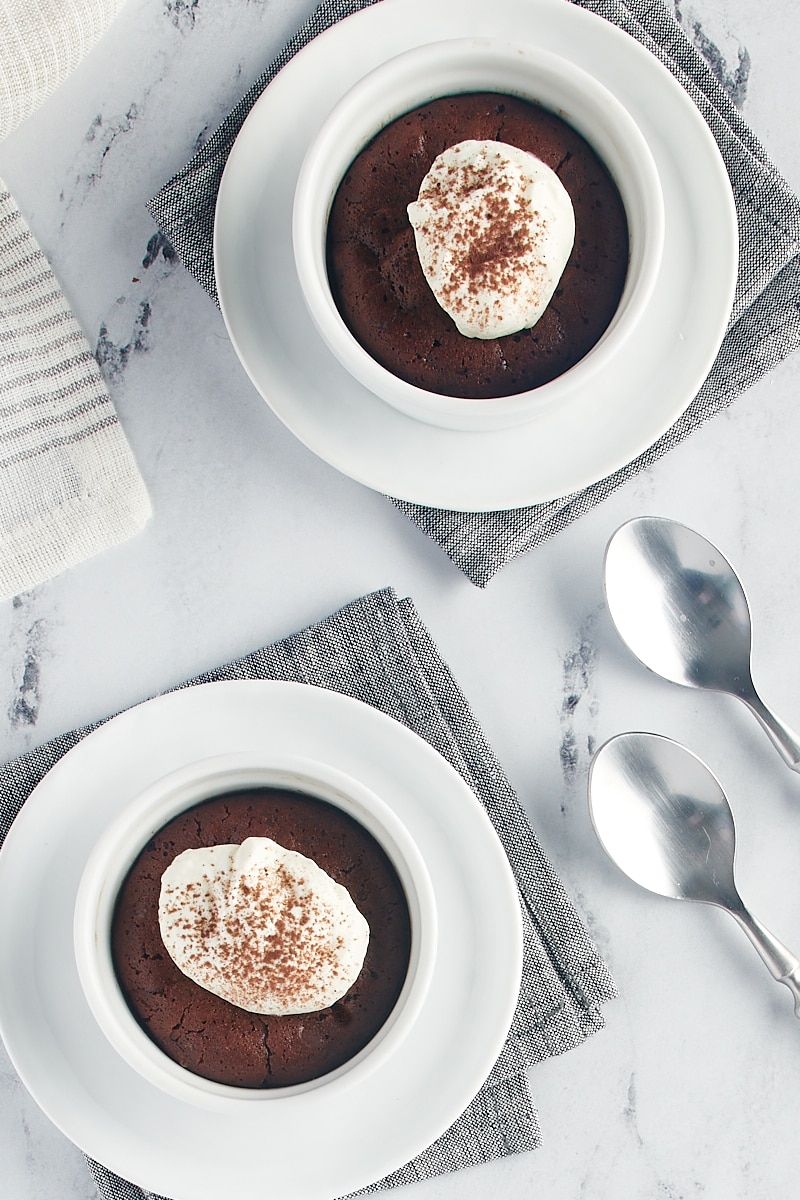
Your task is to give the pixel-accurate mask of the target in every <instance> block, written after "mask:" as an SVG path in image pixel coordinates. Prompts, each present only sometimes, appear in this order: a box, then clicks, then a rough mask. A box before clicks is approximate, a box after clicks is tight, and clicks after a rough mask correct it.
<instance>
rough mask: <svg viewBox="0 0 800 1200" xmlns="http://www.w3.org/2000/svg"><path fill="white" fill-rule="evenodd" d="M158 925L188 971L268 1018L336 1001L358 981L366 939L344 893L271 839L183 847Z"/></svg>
mask: <svg viewBox="0 0 800 1200" xmlns="http://www.w3.org/2000/svg"><path fill="white" fill-rule="evenodd" d="M158 920H159V926H160V929H161V937H162V940H163V942H164V945H165V947H166V949H167V951H168V953H169V955H170V957H171V958H172V960H173V961H174V962H175V964H176V966H178V967H179V969H180V970H181V971H183V973H184V975H188V976H189V978H190V979H193V980H194V982H195V983H197V984H199V985H200V987H203V988H205V989H206V990H207V991H209V992H213V993H214V994H215V995H217V996H221V997H222V998H223V1000H228V1001H230V1003H231V1004H236V1005H238V1007H239V1008H244V1009H247V1011H248V1012H254V1013H260V1014H262V1015H270V1016H276V1015H284V1014H287V1013H306V1012H316V1011H317V1010H319V1009H323V1008H328V1007H329V1006H330V1005H331V1004H335V1002H336V1001H337V1000H340V999H341V998H342V996H344V994H345V992H347V991H348V990H349V989H350V988H351V987H352V985H353V984H354V983H355V981H356V979H357V978H358V975H359V972H360V971H361V967H362V965H363V962H364V956H365V955H366V952H367V945H368V942H369V926H368V924H367V922H366V920H365V919H364V917H363V916H362V915H361V913H360V912H359V911H358V909H357V908H356V906H355V904H354V903H353V900H352V898H351V896H350V893H349V892H348V891H347V889H346V888H344V887H342V885H341V884H339V883H337V882H336V881H335V880H333V879H331V877H330V875H328V874H327V872H325V871H323V870H322V868H321V867H319V866H317V864H316V863H315V862H313V861H312V860H311V859H310V858H306V856H305V855H303V854H298V853H297V852H296V851H294V850H287V849H285V848H284V847H283V846H279V845H278V843H277V842H274V841H272V839H271V838H266V837H249V838H247V839H246V840H245V841H244V842H242V844H241V845H238V846H233V845H231V846H227V845H226V846H207V847H203V848H202V849H198V850H184V851H183V853H182V854H179V855H178V856H177V858H175V859H173V861H172V863H170V865H169V866H168V867H167V869H166V871H165V872H164V874H163V875H162V877H161V895H160V899H159V906H158Z"/></svg>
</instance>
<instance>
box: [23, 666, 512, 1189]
mask: <svg viewBox="0 0 800 1200" xmlns="http://www.w3.org/2000/svg"><path fill="white" fill-rule="evenodd" d="M254 748H255V749H258V750H259V751H260V752H264V753H269V751H270V749H277V750H278V751H279V752H280V753H281V754H282V755H285V754H301V755H307V756H310V757H312V758H315V759H318V760H320V761H322V762H326V763H329V764H331V765H332V766H335V767H338V768H339V769H340V770H343V771H345V772H347V773H348V774H350V775H351V776H353V777H354V778H356V779H358V780H361V781H362V782H363V783H365V784H366V785H367V786H368V787H371V788H372V789H373V790H374V791H375V792H376V793H377V794H378V795H379V796H381V797H382V798H383V799H384V800H385V801H386V803H387V804H389V805H390V806H391V807H392V808H393V809H394V811H395V812H396V813H397V815H398V816H399V817H400V819H401V820H402V821H403V822H404V823H405V825H406V827H407V829H408V830H409V832H410V833H411V835H412V837H413V838H414V839H415V840H416V842H417V844H418V846H419V848H420V850H421V851H422V854H423V856H424V858H425V861H426V864H427V866H428V870H429V872H430V875H431V881H432V883H433V887H434V891H435V894H436V901H437V907H438V917H439V939H440V940H439V950H438V953H437V962H436V966H435V969H434V974H433V980H432V983H431V987H430V990H429V993H428V996H427V998H426V1001H425V1004H424V1006H423V1010H422V1013H421V1015H420V1017H419V1018H418V1020H417V1022H416V1024H415V1025H414V1027H413V1028H412V1030H411V1031H410V1032H409V1034H408V1035H407V1038H406V1040H405V1041H404V1042H403V1046H402V1050H401V1053H399V1054H397V1055H395V1056H394V1057H392V1058H389V1059H388V1060H387V1061H386V1062H384V1063H381V1064H379V1065H378V1066H377V1067H376V1069H375V1070H374V1071H373V1072H372V1073H371V1074H369V1075H368V1076H367V1077H366V1078H364V1079H362V1080H360V1081H358V1082H357V1083H354V1084H353V1086H352V1087H351V1088H350V1089H347V1090H344V1091H337V1092H336V1099H335V1103H332V1102H330V1101H329V1100H328V1101H326V1096H325V1088H324V1087H322V1088H318V1089H316V1090H314V1091H312V1092H309V1093H307V1094H305V1095H302V1096H294V1097H291V1098H287V1099H284V1100H281V1099H275V1098H273V1097H271V1098H269V1099H267V1100H264V1101H263V1102H259V1103H253V1102H252V1101H242V1102H241V1103H236V1102H233V1103H232V1107H231V1111H230V1112H228V1111H226V1112H219V1111H217V1112H209V1111H206V1110H204V1109H202V1108H199V1107H195V1106H194V1105H192V1104H189V1103H186V1102H184V1101H181V1100H179V1099H176V1098H175V1097H172V1096H169V1095H167V1094H166V1093H165V1092H161V1091H160V1090H158V1089H157V1088H155V1087H153V1086H152V1085H150V1084H148V1083H146V1082H145V1081H144V1080H143V1079H142V1078H141V1077H140V1076H139V1075H137V1074H136V1073H135V1072H134V1071H133V1070H132V1069H131V1068H130V1067H128V1066H127V1064H126V1063H125V1062H124V1061H123V1060H122V1059H121V1058H120V1057H119V1056H118V1055H117V1053H116V1052H115V1051H114V1050H113V1049H112V1047H111V1045H110V1044H109V1043H108V1042H107V1041H106V1039H105V1037H104V1036H103V1034H102V1033H101V1032H100V1029H99V1028H98V1026H97V1025H96V1024H95V1022H94V1020H93V1018H92V1016H91V1013H90V1011H89V1008H88V1005H87V1004H86V1001H85V999H84V996H83V992H82V990H81V986H80V983H79V980H78V975H77V970H76V967H75V961H74V956H73V948H72V945H73V943H72V913H73V906H74V901H75V895H76V891H77V888H78V883H79V881H80V878H81V874H82V872H83V868H84V865H85V863H86V859H87V857H88V855H89V852H90V850H91V848H92V846H93V844H94V842H95V841H96V839H97V837H98V836H99V834H100V833H101V832H102V831H103V829H105V827H106V826H107V825H108V823H109V822H110V821H111V820H112V819H113V818H114V817H115V816H116V814H117V813H118V812H119V811H120V809H121V808H122V807H123V806H124V805H125V804H126V803H127V801H128V800H129V799H130V798H131V797H132V796H134V795H135V794H137V793H138V792H139V791H140V790H141V789H142V788H143V787H146V786H147V785H148V784H149V783H151V782H152V781H153V780H154V779H156V778H158V777H159V776H160V775H162V774H164V773H166V772H167V771H170V770H173V769H176V768H178V767H181V766H183V765H185V764H186V763H188V762H191V761H193V760H194V759H196V758H198V757H205V756H207V755H210V754H211V755H213V754H218V753H222V754H225V753H230V752H237V751H246V750H253V749H254ZM0 912H3V913H5V914H6V917H5V919H4V920H3V922H2V923H1V924H0V978H2V981H3V986H2V990H0V1033H2V1037H3V1040H4V1041H5V1044H6V1046H7V1049H8V1053H9V1055H10V1057H11V1059H12V1061H13V1063H14V1065H15V1067H16V1069H17V1071H18V1072H19V1074H20V1076H21V1078H22V1080H23V1082H24V1083H25V1084H26V1086H27V1087H28V1089H29V1090H30V1092H31V1094H32V1095H33V1097H34V1099H35V1100H36V1101H37V1103H38V1104H39V1105H40V1106H41V1108H42V1109H43V1110H44V1112H45V1113H47V1115H48V1116H49V1117H50V1119H51V1120H52V1121H53V1122H54V1123H55V1124H56V1125H57V1126H58V1127H59V1128H60V1129H61V1130H62V1131H63V1132H64V1133H65V1134H66V1135H67V1137H68V1138H70V1139H71V1140H72V1141H73V1142H75V1143H76V1145H78V1146H80V1148H81V1149H82V1150H84V1151H85V1152H86V1153H87V1154H89V1155H91V1156H92V1157H93V1158H96V1159H97V1160H98V1161H100V1162H102V1163H103V1164H104V1165H105V1166H107V1167H109V1168H110V1169H111V1170H113V1171H116V1172H117V1173H118V1174H119V1175H122V1176H123V1177H125V1178H127V1179H130V1180H132V1181H133V1182H135V1183H138V1184H139V1185H140V1186H142V1187H144V1188H147V1189H150V1190H151V1191H155V1192H156V1193H164V1194H166V1195H168V1196H171V1197H173V1198H174V1200H220V1197H235V1198H236V1200H264V1197H265V1196H276V1197H280V1200H301V1198H302V1200H323V1198H324V1200H329V1198H330V1197H333V1196H340V1195H343V1194H345V1193H347V1192H349V1191H352V1190H354V1189H356V1188H359V1187H362V1186H364V1185H365V1184H367V1183H369V1182H371V1181H373V1180H375V1179H378V1178H380V1177H381V1176H383V1175H384V1174H386V1173H388V1172H389V1171H392V1170H394V1169H396V1168H397V1167H399V1166H401V1165H402V1164H403V1163H404V1162H406V1161H407V1160H408V1159H410V1158H412V1157H413V1156H414V1155H415V1154H417V1153H419V1151H421V1150H423V1149H424V1148H425V1147H426V1146H427V1145H429V1144H430V1143H431V1142H432V1141H433V1140H435V1138H437V1137H438V1136H439V1135H440V1134H441V1133H442V1132H443V1131H444V1130H445V1129H446V1128H447V1127H448V1126H449V1125H450V1124H451V1123H452V1122H453V1121H454V1120H455V1118H456V1117H457V1116H458V1115H459V1114H460V1113H461V1111H462V1110H463V1109H464V1108H465V1107H466V1105H467V1104H468V1103H469V1101H470V1100H471V1099H472V1097H473V1096H474V1095H475V1093H476V1092H477V1091H478V1089H479V1088H480V1086H481V1084H482V1083H483V1081H484V1079H485V1078H486V1076H487V1075H488V1073H489V1071H490V1070H491V1068H492V1066H493V1065H494V1062H495V1060H496V1058H497V1055H498V1054H499V1052H500V1050H501V1048H502V1045H503V1041H504V1039H505V1035H506V1033H507V1031H508V1027H509V1025H510V1022H511V1018H512V1016H513V1013H514V1008H515V1006H516V1002H517V997H518V992H519V983H520V972H521V961H522V958H521V956H522V944H521V943H522V933H521V921H520V910H519V902H518V898H517V890H516V885H515V883H514V879H513V876H512V873H511V869H510V867H509V865H508V860H507V858H506V856H505V853H504V852H503V850H502V847H501V846H500V843H499V841H498V839H497V836H496V834H495V832H494V829H493V827H492V825H491V823H490V821H489V818H488V817H487V815H486V813H485V811H484V809H483V807H482V806H481V804H480V803H479V801H478V800H477V799H476V797H475V796H474V795H473V793H472V792H471V790H470V789H469V788H468V787H467V786H466V784H465V783H464V781H463V780H462V779H461V777H460V776H459V775H458V774H457V773H456V772H455V771H454V770H453V769H452V768H451V767H450V766H449V764H448V763H447V762H445V760H444V759H443V758H442V757H441V756H440V755H439V754H437V753H436V751H435V750H433V749H432V748H431V747H430V746H429V745H428V743H427V742H424V741H423V740H422V739H421V738H419V737H417V736H416V734H414V733H411V732H410V731H409V730H407V729H406V728H405V727H404V726H402V725H400V724H399V723H398V722H396V721H393V720H392V719H391V718H390V717H387V716H384V715H383V714H382V713H380V712H378V711H377V710H375V709H372V708H370V707H368V706H367V705H365V704H362V703H360V702H359V701H357V700H352V699H349V698H347V697H344V696H340V695H339V694H338V693H336V692H330V691H326V690H323V689H319V688H314V687H310V686H307V685H304V684H294V683H282V682H258V681H247V682H239V681H237V682H228V683H211V684H205V685H202V686H198V687H193V688H188V689H186V690H183V691H179V692H174V693H170V694H169V695H167V696H163V697H159V698H157V699H155V700H151V701H148V702H147V703H145V704H142V705H140V706H138V707H136V708H133V709H131V710H129V711H128V712H126V713H123V714H122V715H120V716H118V717H115V718H114V719H113V720H111V721H109V722H108V723H107V724H105V725H103V726H101V727H100V728H99V729H98V730H96V731H95V732H94V733H91V734H90V735H89V736H88V737H86V738H85V739H84V740H83V741H82V742H80V743H79V744H78V745H77V746H75V747H74V749H72V750H70V751H69V752H68V754H66V755H65V757H64V758H63V759H61V760H60V761H59V762H58V763H57V764H56V765H55V766H54V767H53V769H52V770H51V771H50V772H49V774H48V775H47V776H46V777H45V779H44V780H42V782H41V783H40V784H39V786H38V787H37V788H36V789H35V791H34V792H33V793H32V795H31V796H30V798H29V799H28V801H27V803H26V804H25V806H24V808H23V809H22V811H21V813H20V815H19V816H18V817H17V819H16V821H15V822H14V825H13V826H12V829H11V832H10V833H9V835H8V837H7V839H6V842H5V844H4V846H3V850H2V853H0ZM10 914H13V919H11V917H10Z"/></svg>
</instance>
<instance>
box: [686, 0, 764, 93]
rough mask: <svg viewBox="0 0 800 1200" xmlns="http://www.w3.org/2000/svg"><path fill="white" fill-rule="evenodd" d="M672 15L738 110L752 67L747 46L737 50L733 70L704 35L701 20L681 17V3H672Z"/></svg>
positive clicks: (692, 16)
mask: <svg viewBox="0 0 800 1200" xmlns="http://www.w3.org/2000/svg"><path fill="white" fill-rule="evenodd" d="M675 16H676V18H677V20H678V22H679V24H680V25H681V27H682V28H683V29H684V31H685V32H686V34H687V35H688V37H689V39H690V41H691V42H692V43H693V45H694V46H696V48H697V49H698V50H699V51H700V53H701V54H702V55H703V58H705V60H706V62H707V63H708V65H709V66H710V68H711V70H712V72H713V73H714V76H715V78H716V79H717V80H719V82H720V84H721V85H722V87H723V88H724V89H725V91H726V92H727V93H728V95H729V97H730V99H731V100H732V102H733V104H734V105H735V106H736V108H738V109H740V110H741V109H742V108H743V107H744V104H745V101H746V99H747V87H748V83H749V81H750V69H751V67H752V63H751V60H750V54H749V51H748V50H747V47H746V46H743V45H741V44H740V45H739V46H738V47H737V51H736V59H737V61H736V65H735V67H733V66H731V64H730V63H729V61H728V58H727V56H726V54H725V53H724V52H723V50H722V49H721V48H720V46H719V45H718V44H717V42H716V41H715V40H714V38H713V37H712V36H711V35H710V34H709V33H707V32H706V29H705V27H704V24H703V21H702V20H701V19H700V18H699V17H698V16H697V15H696V14H695V13H694V12H691V13H687V14H686V15H684V12H683V5H682V2H681V0H675Z"/></svg>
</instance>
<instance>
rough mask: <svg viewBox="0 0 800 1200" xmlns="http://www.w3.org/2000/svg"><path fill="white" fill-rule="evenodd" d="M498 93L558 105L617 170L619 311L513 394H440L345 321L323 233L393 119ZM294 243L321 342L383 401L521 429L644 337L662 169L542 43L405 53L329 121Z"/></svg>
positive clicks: (619, 117)
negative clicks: (390, 361) (623, 230)
mask: <svg viewBox="0 0 800 1200" xmlns="http://www.w3.org/2000/svg"><path fill="white" fill-rule="evenodd" d="M473 91H493V92H501V93H505V94H509V95H515V96H520V97H522V98H524V99H526V100H532V101H534V102H536V103H538V104H540V105H542V106H543V107H544V108H547V109H550V110H551V111H553V112H555V113H556V114H557V115H558V116H560V117H561V118H562V119H563V120H565V121H566V122H567V123H568V124H569V125H571V126H573V128H575V129H576V130H577V131H578V132H579V133H580V134H582V135H583V137H585V138H586V140H587V141H588V142H589V143H590V144H591V146H592V147H593V148H594V150H595V151H596V152H597V154H598V155H599V157H600V158H601V159H602V161H603V162H604V163H605V165H606V167H607V168H608V170H609V172H610V173H611V175H612V177H613V179H614V181H615V183H616V185H617V187H618V189H619V192H620V195H621V197H622V201H623V204H624V206H625V214H626V217H627V222H628V237H629V265H628V273H627V278H626V282H625V287H624V290H623V294H622V297H621V299H620V303H619V306H618V308H617V311H616V313H615V315H614V317H613V319H612V321H611V323H610V325H609V326H608V328H607V329H606V331H605V333H604V334H603V335H602V337H601V338H600V340H599V341H598V342H597V343H596V345H595V346H594V347H593V348H592V349H591V350H590V351H589V352H588V354H586V355H585V357H584V358H582V359H581V360H580V361H579V362H578V363H576V364H575V366H573V367H571V368H570V369H569V370H568V371H566V372H565V373H564V374H563V375H561V376H559V377H558V378H556V379H554V380H552V381H551V382H549V383H546V384H543V385H542V386H540V387H538V388H534V389H532V390H530V391H527V392H522V393H519V394H518V395H515V396H504V397H499V398H497V399H490V400H472V399H462V398H460V397H454V396H442V395H438V394H437V393H435V392H429V391H426V390H425V389H424V388H420V387H417V386H415V385H413V384H410V383H406V382H405V381H404V380H402V379H399V378H398V377H397V376H395V375H393V374H392V373H391V372H390V371H388V370H387V369H386V368H385V367H383V366H381V365H380V363H378V362H376V361H375V359H374V358H372V356H371V355H370V354H369V353H368V351H366V350H365V349H364V348H363V347H362V346H361V345H360V344H359V342H358V341H357V340H356V339H355V337H354V336H353V335H352V334H351V333H350V331H349V329H348V328H347V325H346V324H345V322H344V321H343V319H342V317H341V316H340V314H339V310H338V309H337V307H336V304H335V302H334V299H333V296H332V294H331V289H330V285H329V281H328V273H327V268H326V250H325V247H326V236H327V226H328V218H329V215H330V210H331V205H332V203H333V198H334V195H335V194H336V190H337V188H338V186H339V183H340V182H341V180H342V178H343V176H344V175H345V173H346V171H347V169H348V167H349V166H350V164H351V163H352V161H353V159H354V158H355V157H356V155H357V154H358V153H359V152H360V151H361V150H362V149H363V148H364V147H365V146H366V145H367V144H368V142H370V141H371V140H372V138H373V137H375V135H376V134H377V133H378V132H379V131H380V130H381V129H383V128H384V127H385V126H386V125H388V124H389V123H390V122H391V121H393V120H395V119H396V118H397V117H399V116H402V114H403V113H406V112H409V111H410V110H411V109H413V108H416V107H417V106H418V105H421V104H425V103H427V102H428V101H429V100H432V99H435V98H436V97H439V96H448V95H454V94H457V93H463V92H473ZM292 238H293V246H294V258H295V264H296V268H297V274H298V277H299V281H300V286H301V289H302V292H303V296H304V298H305V301H306V305H307V307H308V310H309V312H310V314H311V317H312V318H313V321H314V323H315V325H316V327H317V329H318V330H319V333H320V334H321V336H322V338H323V340H324V341H325V342H326V343H327V345H328V347H329V348H330V350H331V351H332V352H333V354H334V355H335V356H336V358H337V359H338V360H339V361H340V363H342V365H343V366H344V367H346V368H347V370H348V371H349V372H350V373H351V374H352V375H353V376H354V378H355V379H357V380H358V381H359V382H360V383H362V384H363V385H364V386H365V387H367V388H368V389H369V390H370V391H372V392H373V393H374V394H375V395H376V396H379V397H380V398H381V399H382V400H384V401H386V402H387V403H388V404H391V405H393V406H394V407H395V408H398V409H400V410H401V411H402V412H404V413H406V414H408V415H409V416H412V417H415V418H417V419H418V420H421V421H425V422H427V423H428V424H433V425H440V426H445V427H448V428H453V429H472V430H475V429H493V428H494V429H497V428H503V427H508V426H512V425H517V424H522V423H523V422H525V421H529V420H531V419H533V418H534V417H535V415H536V414H537V412H540V411H541V410H542V409H543V408H544V407H545V406H547V407H549V406H550V405H551V404H552V403H557V402H559V401H561V400H563V399H565V398H566V397H568V396H569V395H570V394H572V393H573V392H574V390H575V389H578V388H584V387H586V386H587V385H589V384H590V383H591V379H592V376H593V375H594V374H595V372H597V371H599V370H601V369H602V368H603V367H605V366H607V365H608V364H609V362H611V361H612V360H613V359H614V358H615V357H616V356H617V355H618V354H619V353H620V351H621V350H622V348H623V347H624V346H625V344H626V342H627V341H628V339H629V338H630V337H631V335H632V333H633V332H634V330H635V329H636V326H637V324H638V322H639V319H640V317H641V315H642V313H643V312H644V310H645V308H646V305H647V303H648V300H649V299H650V296H651V293H652V290H653V286H654V284H655V282H656V278H657V275H658V271H659V267H660V264H661V256H662V251H663V244H664V203H663V197H662V193H661V183H660V180H659V176H658V171H657V168H656V165H655V162H654V160H653V156H652V154H651V153H650V150H649V147H648V145H647V142H646V140H645V138H644V135H643V134H642V132H641V130H640V129H639V127H638V125H637V124H636V122H635V121H634V119H633V117H632V116H631V115H630V113H629V112H628V111H627V109H625V108H624V107H623V105H622V104H621V103H620V102H619V100H617V99H616V98H615V97H614V96H613V95H612V93H611V92H610V91H608V89H607V88H606V87H604V86H603V85H602V84H601V83H599V82H598V80H596V79H595V78H594V77H593V76H592V75H590V74H589V73H588V72H586V71H584V70H583V69H582V68H580V67H578V66H576V65H575V64H574V63H571V62H570V61H569V60H568V59H565V58H561V57H559V56H558V55H555V54H552V53H551V52H549V51H546V50H541V49H539V48H537V47H536V46H532V45H527V44H522V43H520V44H516V43H513V44H511V43H507V42H501V41H497V40H492V39H486V38H467V39H457V40H452V41H443V42H433V43H430V44H427V45H424V46H421V47H419V48H417V49H414V50H409V51H406V52H405V53H403V54H400V55H398V56H397V57H396V58H392V59H390V60H389V61H388V62H386V63H383V64H382V65H381V66H379V67H376V68H375V69H374V70H373V71H370V72H369V74H367V75H365V76H364V77H363V78H362V79H361V80H359V82H358V83H356V84H355V85H354V86H353V87H352V88H351V89H350V90H349V91H348V92H346V93H345V95H344V96H343V97H342V98H341V100H340V101H339V102H338V104H336V106H335V107H334V108H333V110H332V111H331V113H330V114H329V115H328V117H327V118H326V120H325V121H324V123H323V124H322V126H321V128H320V129H319V130H318V132H317V134H316V135H315V137H314V138H313V139H312V141H311V144H310V146H309V149H308V151H307V153H306V156H305V159H304V161H303V164H302V167H301V170H300V173H299V176H298V180H297V185H296V189H295V196H294V208H293V217H292Z"/></svg>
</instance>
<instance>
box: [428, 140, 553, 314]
mask: <svg viewBox="0 0 800 1200" xmlns="http://www.w3.org/2000/svg"><path fill="white" fill-rule="evenodd" d="M408 216H409V220H410V221H411V224H412V226H413V227H414V237H415V241H416V245H417V253H418V255H419V260H420V264H421V266H422V270H423V273H424V275H425V278H426V279H427V281H428V283H429V285H430V288H431V290H432V292H433V294H434V296H435V297H436V299H437V301H438V302H439V304H440V305H441V307H442V308H443V309H444V310H445V312H447V313H449V315H450V316H451V317H452V318H453V320H454V322H455V324H456V326H457V328H458V330H459V332H460V333H462V334H464V335H465V336H466V337H477V338H498V337H503V336H505V335H506V334H510V333H517V332H518V331H519V330H521V329H529V328H530V327H531V326H533V325H535V324H536V322H537V321H538V320H539V318H540V317H541V316H542V313H543V312H544V311H545V309H546V308H547V305H548V304H549V303H550V300H551V299H552V296H553V293H554V292H555V290H556V287H557V286H558V281H559V280H560V278H561V275H562V273H563V270H564V267H565V266H566V264H567V259H568V258H569V256H570V253H571V251H572V246H573V242H574V239H575V214H574V211H573V208H572V201H571V200H570V198H569V194H568V193H567V190H566V188H565V187H564V185H563V184H562V183H561V180H560V179H559V178H558V176H557V175H556V173H555V172H554V171H553V170H552V169H551V168H550V167H548V166H547V165H546V163H543V162H541V161H540V160H539V159H538V158H536V157H535V156H534V155H533V154H529V153H528V152H527V151H525V150H520V149H518V148H517V147H516V146H510V145H507V144H506V143H504V142H492V141H475V140H470V141H464V142H459V143H458V144H457V145H455V146H450V147H448V149H446V150H444V151H443V152H442V153H441V154H440V155H439V156H438V157H437V158H436V159H435V160H434V162H433V163H432V165H431V168H430V170H429V171H428V173H427V175H426V176H425V178H424V179H423V181H422V184H421V185H420V190H419V196H418V198H417V200H416V201H414V202H413V203H412V204H409V206H408Z"/></svg>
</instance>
